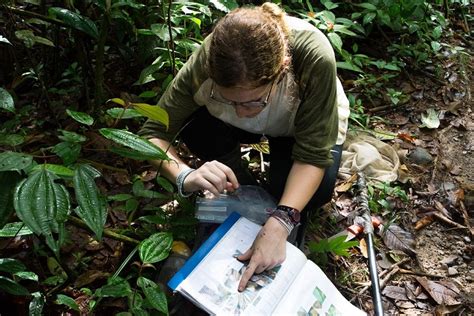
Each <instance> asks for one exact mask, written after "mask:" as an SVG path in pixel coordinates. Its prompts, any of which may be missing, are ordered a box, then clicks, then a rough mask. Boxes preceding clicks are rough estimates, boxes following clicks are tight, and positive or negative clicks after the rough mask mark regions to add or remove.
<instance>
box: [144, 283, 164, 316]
mask: <svg viewBox="0 0 474 316" xmlns="http://www.w3.org/2000/svg"><path fill="white" fill-rule="evenodd" d="M137 284H138V286H139V287H141V288H142V290H143V293H145V297H146V299H147V300H148V302H149V303H150V305H151V306H152V307H153V308H154V309H156V310H158V311H160V312H162V313H164V314H168V302H167V301H166V295H165V293H164V292H163V290H162V289H161V288H160V287H159V286H158V284H156V283H155V282H153V281H152V280H149V279H147V278H144V277H139V278H138V279H137Z"/></svg>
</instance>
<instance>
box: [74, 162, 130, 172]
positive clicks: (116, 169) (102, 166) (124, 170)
mask: <svg viewBox="0 0 474 316" xmlns="http://www.w3.org/2000/svg"><path fill="white" fill-rule="evenodd" d="M78 161H79V162H86V163H90V164H91V165H94V166H96V167H98V168H102V169H109V170H112V171H117V172H123V173H128V171H127V170H126V169H122V168H116V167H112V166H108V165H106V164H103V163H100V162H97V161H93V160H89V159H79V160H78Z"/></svg>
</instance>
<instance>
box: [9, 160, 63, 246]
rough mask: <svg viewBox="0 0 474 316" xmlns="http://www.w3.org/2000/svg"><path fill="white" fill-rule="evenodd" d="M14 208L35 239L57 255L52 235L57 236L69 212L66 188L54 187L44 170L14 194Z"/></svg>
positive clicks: (36, 173) (25, 182)
mask: <svg viewBox="0 0 474 316" xmlns="http://www.w3.org/2000/svg"><path fill="white" fill-rule="evenodd" d="M13 200H14V203H13V204H14V207H15V210H16V214H17V216H18V217H19V218H20V219H21V220H22V221H23V222H24V223H25V224H26V226H28V228H29V229H31V231H33V232H34V233H35V234H37V235H43V236H45V238H46V243H47V244H48V246H50V248H51V249H52V250H53V251H54V252H55V253H56V255H58V254H59V246H60V243H58V242H56V241H54V239H53V237H52V233H53V232H56V233H58V232H60V230H61V225H64V221H65V220H66V217H67V214H68V212H69V208H70V205H69V195H68V192H67V190H66V188H65V187H64V186H62V185H60V184H57V183H54V179H53V175H52V174H51V173H50V172H49V171H47V170H46V169H44V168H43V169H42V170H40V171H37V172H33V173H32V174H30V176H29V177H28V178H27V179H25V180H23V181H22V182H21V183H20V184H19V185H18V186H17V187H16V190H15V194H14V199H13Z"/></svg>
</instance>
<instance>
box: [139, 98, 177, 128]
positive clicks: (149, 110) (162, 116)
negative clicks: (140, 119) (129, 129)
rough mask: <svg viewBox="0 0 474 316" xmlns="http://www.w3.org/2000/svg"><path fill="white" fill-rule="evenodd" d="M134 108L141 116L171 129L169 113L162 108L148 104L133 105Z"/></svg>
mask: <svg viewBox="0 0 474 316" xmlns="http://www.w3.org/2000/svg"><path fill="white" fill-rule="evenodd" d="M132 106H133V107H134V108H135V110H136V111H137V112H138V113H140V114H141V115H143V116H146V117H148V118H149V119H151V120H153V121H157V122H160V123H162V124H163V125H165V126H166V128H168V127H169V124H170V122H169V116H168V112H166V111H165V110H164V109H163V108H162V107H160V106H158V105H155V106H153V105H149V104H146V103H132Z"/></svg>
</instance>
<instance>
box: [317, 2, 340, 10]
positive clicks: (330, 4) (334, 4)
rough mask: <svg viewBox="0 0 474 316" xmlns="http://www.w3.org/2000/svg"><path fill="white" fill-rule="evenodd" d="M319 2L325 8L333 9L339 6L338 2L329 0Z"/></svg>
mask: <svg viewBox="0 0 474 316" xmlns="http://www.w3.org/2000/svg"><path fill="white" fill-rule="evenodd" d="M321 3H322V4H323V5H324V6H325V7H326V9H327V10H333V9H335V8H337V7H339V5H338V4H336V3H334V2H332V1H330V0H321Z"/></svg>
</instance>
